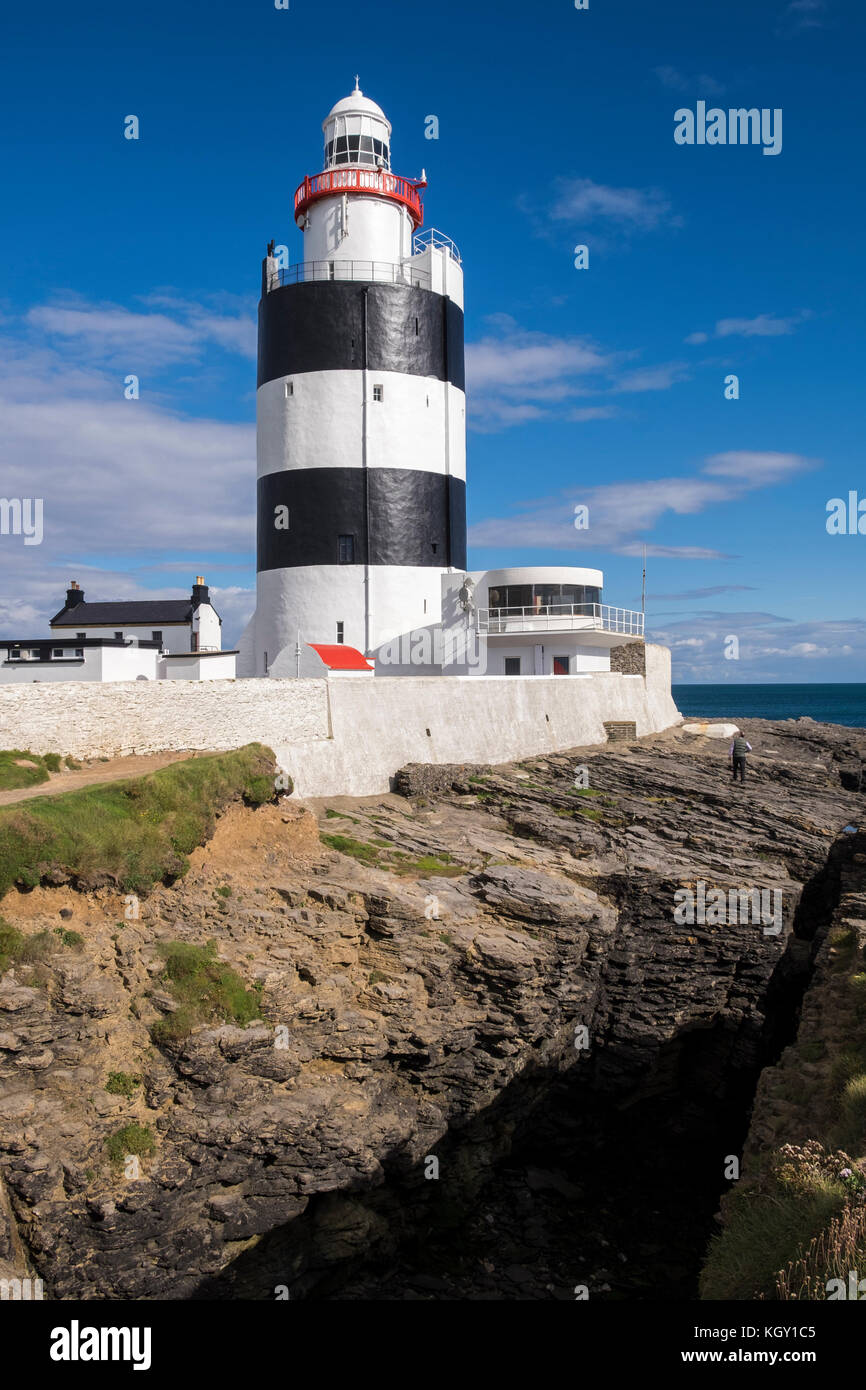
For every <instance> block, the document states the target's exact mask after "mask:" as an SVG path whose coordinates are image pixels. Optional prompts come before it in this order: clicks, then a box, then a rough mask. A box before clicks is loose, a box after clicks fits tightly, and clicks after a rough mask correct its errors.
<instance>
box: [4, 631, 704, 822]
mask: <svg viewBox="0 0 866 1390" xmlns="http://www.w3.org/2000/svg"><path fill="white" fill-rule="evenodd" d="M646 655H647V671H648V675H647V677H646V678H644V677H642V676H634V675H631V676H630V675H621V674H618V673H609V672H603V673H598V674H592V675H584V676H570V677H564V676H532V677H527V678H525V679H520V678H516V677H513V676H502V677H498V676H447V677H443V676H405V677H400V676H376V677H375V679H373V680H366V679H363V680H351V679H344V680H331V681H329V680H275V679H274V680H264V679H263V680H242V681H157V682H152V681H140V682H139V681H133V682H128V681H123V682H116V683H112V684H108V685H101V684H94V685H90V684H86V685H79V684H75V683H68V682H64V683H61V684H53V685H48V684H38V683H37V684H31V685H24V686H10V685H6V686H0V748H22V749H25V748H29V749H30V750H31V751H32V752H34V753H47V752H56V753H61V754H64V753H71V754H72V755H73V756H75V757H78V758H87V757H91V758H92V757H100V756H101V757H111V756H116V755H118V754H123V753H155V752H162V751H170V750H175V749H187V748H189V749H196V750H202V751H214V752H217V751H220V750H222V749H226V748H237V747H239V746H240V745H241V744H244V743H250V742H253V741H258V742H261V743H265V744H267V745H268V746H269V747H271V748H273V750H274V752H275V753H276V755H277V758H278V760H279V762H280V765H281V766H282V767H283V768H285V769H286V771H287V772H289V773H290V774H291V775H292V777H293V778H294V781H295V790H296V792H297V794H298V795H300V796H334V795H339V794H344V795H347V796H366V795H372V794H374V793H377V792H384V791H388V789H389V786H390V780H391V778H392V777H393V776H394V774H395V773H396V771H397V769H398V768H400V767H403V766H404V765H405V764H406V763H437V764H439V763H454V762H466V763H469V762H472V763H503V762H510V761H511V760H512V759H514V758H525V757H530V756H532V755H533V754H537V753H546V752H554V751H557V750H559V749H564V748H574V747H576V746H578V745H580V744H594V743H604V742H606V734H605V730H604V721H605V720H608V721H610V720H620V721H622V720H628V721H633V722H634V724H635V726H636V732H637V735H638V736H639V737H640V736H641V735H643V734H649V733H654V732H656V731H658V730H660V729H665V728H668V727H669V726H670V725H671V724H675V723H679V722H680V715H679V712H678V710H677V708H676V706H675V705H674V703H673V700H672V698H671V693H670V653H669V652H668V650H667V649H666V648H664V647H648V648H647V649H646Z"/></svg>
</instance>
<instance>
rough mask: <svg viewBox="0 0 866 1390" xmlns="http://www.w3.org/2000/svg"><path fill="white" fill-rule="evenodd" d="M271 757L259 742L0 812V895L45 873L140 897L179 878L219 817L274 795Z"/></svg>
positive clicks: (38, 879) (37, 880)
mask: <svg viewBox="0 0 866 1390" xmlns="http://www.w3.org/2000/svg"><path fill="white" fill-rule="evenodd" d="M274 775H275V761H274V755H273V753H272V752H271V750H270V749H269V748H265V747H264V746H263V745H262V744H260V743H250V744H247V745H246V747H244V748H239V749H237V750H236V751H234V752H232V753H218V754H214V755H211V756H208V757H204V758H190V759H189V760H187V761H186V762H180V763H173V764H172V765H171V766H169V767H164V768H161V769H160V770H159V771H158V772H152V773H149V774H148V775H146V776H143V777H136V778H132V779H130V780H129V781H123V782H110V783H105V784H103V785H97V786H92V787H84V788H82V789H81V790H80V791H74V792H65V793H62V794H61V795H59V796H52V797H38V798H36V799H35V800H33V801H29V802H27V803H26V804H24V805H22V806H17V805H16V806H10V807H3V808H0V896H2V894H3V893H5V892H7V891H8V889H10V888H11V887H13V886H14V885H15V884H21V885H23V886H25V887H30V888H32V887H35V886H36V885H37V884H38V883H40V882H41V881H42V879H43V878H45V877H46V876H47V875H48V874H49V873H50V871H51V870H52V869H59V870H61V871H62V872H64V873H66V874H68V875H69V877H70V878H71V879H72V880H73V881H74V882H75V883H77V884H79V885H81V886H95V885H97V884H99V883H106V882H108V883H113V884H116V885H117V886H118V887H120V888H122V889H123V890H124V891H125V892H136V893H145V892H147V891H149V890H150V889H151V888H152V887H153V886H154V884H155V883H158V882H160V881H162V880H164V879H171V878H177V877H179V876H180V875H181V874H184V873H185V872H186V870H187V868H188V867H189V861H188V859H187V855H189V854H190V853H191V852H192V850H194V849H195V848H196V847H197V846H198V845H202V844H204V843H205V841H206V840H208V839H209V838H210V836H211V835H212V834H213V831H214V825H215V822H216V815H217V812H218V811H220V810H222V809H223V808H224V807H225V806H227V805H228V804H230V803H231V802H232V801H235V800H238V799H241V798H242V799H243V800H244V801H246V802H247V803H248V804H249V805H254V806H258V805H261V804H262V803H263V802H265V801H270V800H271V799H272V798H273V796H274Z"/></svg>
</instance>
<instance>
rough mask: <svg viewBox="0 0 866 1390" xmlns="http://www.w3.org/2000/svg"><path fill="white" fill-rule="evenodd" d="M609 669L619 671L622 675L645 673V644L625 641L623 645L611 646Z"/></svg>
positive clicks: (642, 674)
mask: <svg viewBox="0 0 866 1390" xmlns="http://www.w3.org/2000/svg"><path fill="white" fill-rule="evenodd" d="M610 669H611V670H612V671H619V672H620V673H621V674H622V675H623V676H644V675H646V644H645V643H644V642H627V643H626V644H625V646H624V647H612V648H611V652H610Z"/></svg>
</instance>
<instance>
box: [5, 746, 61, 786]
mask: <svg viewBox="0 0 866 1390" xmlns="http://www.w3.org/2000/svg"><path fill="white" fill-rule="evenodd" d="M59 771H60V754H59V753H44V754H41V755H40V754H39V753H29V752H28V751H27V750H26V749H25V750H23V751H22V750H21V749H20V748H5V749H3V750H2V751H0V791H4V792H5V791H13V790H14V789H15V788H17V787H38V786H39V784H40V782H47V781H48V774H49V773H50V772H59Z"/></svg>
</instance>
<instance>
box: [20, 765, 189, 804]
mask: <svg viewBox="0 0 866 1390" xmlns="http://www.w3.org/2000/svg"><path fill="white" fill-rule="evenodd" d="M196 756H197V755H196V754H195V753H190V752H186V753H150V754H147V755H145V756H139V755H133V756H131V757H127V758H110V759H109V760H108V762H105V763H101V762H94V763H87V764H86V765H85V766H84V767H82V768H80V769H78V770H75V771H72V770H70V769H68V768H64V770H63V771H62V772H52V773H51V776H50V777H49V779H48V781H47V782H40V783H39V785H38V786H36V787H13V788H12V790H11V791H4V792H0V806H9V805H11V804H12V803H13V802H15V801H30V800H31V798H32V797H34V796H58V795H59V793H60V792H74V791H78V790H79V788H80V787H90V786H93V785H94V783H96V782H120V781H122V779H123V778H124V777H136V776H138V775H139V773H143V772H156V770H157V768H160V767H168V765H169V763H178V762H181V761H182V760H183V759H184V758H194V757H196Z"/></svg>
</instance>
